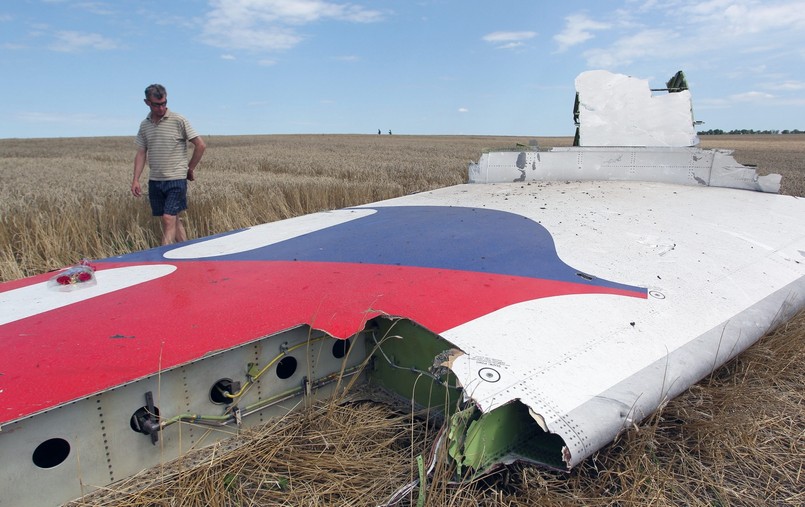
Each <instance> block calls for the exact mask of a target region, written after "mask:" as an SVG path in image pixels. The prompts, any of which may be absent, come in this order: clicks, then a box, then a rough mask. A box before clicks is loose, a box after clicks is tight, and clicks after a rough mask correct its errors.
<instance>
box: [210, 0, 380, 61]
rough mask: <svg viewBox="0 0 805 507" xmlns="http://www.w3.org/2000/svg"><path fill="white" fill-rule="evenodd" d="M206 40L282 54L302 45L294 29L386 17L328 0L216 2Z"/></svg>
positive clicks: (226, 0)
mask: <svg viewBox="0 0 805 507" xmlns="http://www.w3.org/2000/svg"><path fill="white" fill-rule="evenodd" d="M210 3H211V5H212V10H211V11H210V12H209V13H208V14H207V16H206V20H205V25H204V30H203V36H202V37H203V40H204V41H205V42H206V43H207V44H210V45H212V46H215V47H221V48H227V49H245V50H254V51H280V50H286V49H290V48H292V47H294V46H296V45H297V44H299V43H300V42H301V41H302V40H303V37H302V36H301V35H300V34H298V33H297V32H296V29H295V27H297V26H300V25H304V24H308V23H312V22H315V21H320V20H324V19H332V20H336V21H345V22H352V23H372V22H376V21H381V20H382V19H384V17H385V15H384V13H383V12H381V11H379V10H374V9H367V8H364V7H362V6H360V5H355V4H350V3H336V2H331V1H325V0H263V1H256V0H213V1H212V2H210Z"/></svg>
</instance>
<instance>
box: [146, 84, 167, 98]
mask: <svg viewBox="0 0 805 507" xmlns="http://www.w3.org/2000/svg"><path fill="white" fill-rule="evenodd" d="M167 94H168V92H167V91H166V90H165V87H164V86H162V85H161V84H152V85H148V87H147V88H146V89H145V98H146V99H157V100H161V99H163V98H165V96H166V95H167Z"/></svg>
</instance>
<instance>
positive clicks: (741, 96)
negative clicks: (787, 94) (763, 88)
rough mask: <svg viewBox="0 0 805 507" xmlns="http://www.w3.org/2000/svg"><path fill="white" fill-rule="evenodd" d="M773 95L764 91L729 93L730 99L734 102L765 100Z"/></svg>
mask: <svg viewBox="0 0 805 507" xmlns="http://www.w3.org/2000/svg"><path fill="white" fill-rule="evenodd" d="M773 98H774V95H771V94H769V93H764V92H755V91H751V92H746V93H737V94H735V95H731V96H730V99H732V100H734V101H736V102H761V101H765V100H770V99H773Z"/></svg>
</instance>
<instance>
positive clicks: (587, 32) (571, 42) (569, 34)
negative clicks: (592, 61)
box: [553, 14, 612, 52]
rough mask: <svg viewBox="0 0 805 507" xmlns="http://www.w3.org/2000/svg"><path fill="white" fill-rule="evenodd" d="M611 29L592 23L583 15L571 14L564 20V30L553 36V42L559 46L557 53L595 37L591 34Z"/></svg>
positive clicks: (600, 23)
mask: <svg viewBox="0 0 805 507" xmlns="http://www.w3.org/2000/svg"><path fill="white" fill-rule="evenodd" d="M611 27H612V25H611V24H609V23H602V22H600V21H593V20H591V19H589V18H588V17H587V16H585V15H584V14H573V15H570V16H568V17H566V18H565V28H564V30H562V31H561V32H560V33H558V34H556V35H554V37H553V40H555V41H556V42H557V43H558V44H559V52H562V51H565V50H567V49H568V48H570V47H572V46H576V45H578V44H581V43H583V42H586V41H588V40H590V39H592V38H593V37H595V35H593V33H592V32H594V31H600V30H608V29H609V28H611Z"/></svg>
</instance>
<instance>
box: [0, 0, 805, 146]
mask: <svg viewBox="0 0 805 507" xmlns="http://www.w3.org/2000/svg"><path fill="white" fill-rule="evenodd" d="M590 69H607V70H611V71H614V72H620V73H623V74H629V75H632V76H635V77H639V78H643V79H648V80H649V83H650V84H651V85H652V87H661V86H662V85H663V84H664V82H665V81H666V80H667V79H668V78H669V77H670V76H671V75H673V74H674V73H675V72H676V71H677V70H680V69H681V70H684V71H685V74H686V75H687V78H688V83H689V85H690V87H691V92H692V95H693V105H694V112H695V117H696V119H697V120H702V121H704V122H705V124H704V125H703V126H702V127H700V128H702V129H708V128H721V129H724V130H730V129H734V128H752V129H795V128H798V129H805V1H803V0H796V1H795V0H768V1H761V0H663V1H655V0H613V1H605V0H589V1H573V0H570V1H567V2H558V1H537V0H498V1H494V2H493V1H479V0H421V1H417V0H410V1H402V0H400V1H391V0H355V1H341V0H212V1H191V0H174V1H150V0H136V1H128V0H106V1H103V0H88V1H80V0H13V1H10V0H7V1H4V2H2V3H0V76H2V77H0V92H1V93H2V96H3V97H4V100H3V101H2V103H0V117H2V118H3V121H2V122H0V138H10V137H73V136H99V135H115V136H117V135H131V136H133V135H134V134H135V133H136V131H137V126H138V124H139V122H140V120H141V119H142V118H144V117H145V115H146V114H147V112H148V110H147V108H146V106H145V105H144V104H143V102H142V98H143V90H144V88H145V87H146V86H147V85H148V84H150V83H155V82H158V83H162V84H163V85H165V86H166V87H167V89H168V97H169V101H170V103H169V107H170V108H171V109H172V110H174V111H176V112H179V113H182V114H184V115H185V116H187V117H188V118H189V119H190V120H191V122H192V123H193V125H194V127H196V129H197V130H198V131H199V133H201V134H202V135H236V134H287V133H313V134H320V133H321V134H326V133H367V134H370V133H375V132H377V129H382V130H383V132H384V133H385V132H387V131H388V130H389V129H391V130H392V131H394V133H396V134H477V135H523V136H551V135H572V134H573V132H574V126H573V120H572V114H571V113H572V107H573V98H574V79H575V77H576V76H577V75H578V74H579V73H580V72H583V71H585V70H590Z"/></svg>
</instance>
